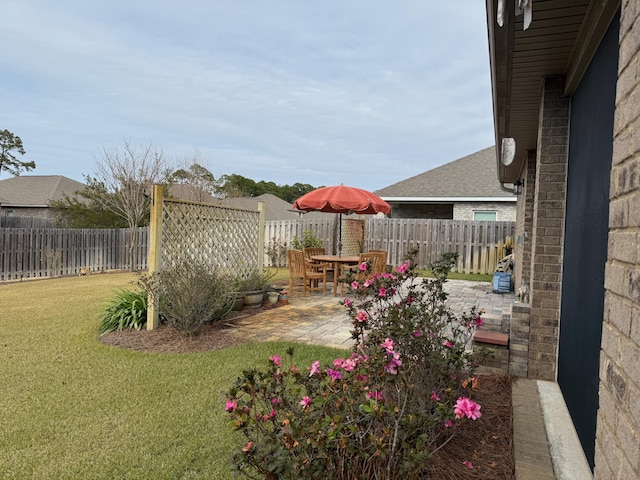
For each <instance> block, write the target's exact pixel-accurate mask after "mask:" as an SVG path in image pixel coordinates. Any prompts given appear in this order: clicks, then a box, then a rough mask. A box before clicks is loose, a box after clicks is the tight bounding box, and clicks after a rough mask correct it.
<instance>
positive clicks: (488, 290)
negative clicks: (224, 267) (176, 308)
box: [234, 280, 515, 348]
mask: <svg viewBox="0 0 640 480" xmlns="http://www.w3.org/2000/svg"><path fill="white" fill-rule="evenodd" d="M445 291H446V292H447V293H449V295H450V296H449V299H448V301H447V306H448V307H449V308H450V309H451V310H452V311H453V312H454V313H455V314H457V315H460V314H462V313H463V312H465V311H467V312H468V311H469V310H470V308H471V307H472V306H473V305H476V306H478V307H479V308H481V309H482V310H484V311H485V312H486V314H487V316H489V315H491V316H495V317H497V318H500V317H501V316H502V314H503V312H505V313H508V312H509V306H510V305H511V302H513V301H514V300H515V297H514V295H513V294H497V293H493V292H492V286H491V284H490V283H482V282H471V281H466V280H449V281H447V283H445ZM342 299H343V297H340V296H338V297H334V296H332V295H331V294H327V295H321V294H318V293H313V294H311V293H309V294H308V295H307V296H306V297H302V296H301V295H299V294H293V295H292V294H290V295H289V305H286V306H282V307H279V308H276V309H273V310H267V311H264V312H261V313H259V314H256V315H253V316H251V317H246V318H240V319H238V320H236V321H235V322H234V323H235V326H236V327H237V329H236V330H235V334H236V335H240V336H242V337H244V338H247V339H249V340H251V341H265V340H269V341H274V340H296V341H300V342H306V343H310V344H314V345H327V346H331V347H337V348H351V345H352V342H353V340H352V339H351V322H350V320H349V317H348V316H347V314H346V311H345V307H344V306H342V305H341V304H340V301H341V300H342Z"/></svg>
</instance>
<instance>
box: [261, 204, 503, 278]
mask: <svg viewBox="0 0 640 480" xmlns="http://www.w3.org/2000/svg"><path fill="white" fill-rule="evenodd" d="M363 221H364V222H365V227H364V238H362V241H361V246H362V249H363V250H365V251H366V250H377V249H381V250H386V251H387V252H389V255H388V258H387V263H388V264H391V265H399V264H401V263H402V259H403V258H404V256H405V255H406V253H407V251H408V249H409V248H413V247H418V249H419V251H418V258H417V263H418V267H419V268H428V267H429V265H430V264H431V263H433V262H435V261H436V260H438V259H439V258H440V257H441V256H442V254H443V253H449V252H457V253H458V262H457V264H456V266H455V267H454V271H457V272H466V273H491V272H493V271H494V270H495V268H496V265H497V263H498V261H499V260H500V259H501V258H502V257H503V256H504V255H505V251H504V248H503V246H504V244H505V242H506V241H507V238H508V237H511V238H513V237H514V234H515V222H478V221H458V220H435V219H417V218H411V219H407V218H398V219H394V218H378V217H371V216H365V217H364V220H363ZM304 230H312V231H313V232H314V236H315V237H317V238H320V239H321V240H322V244H323V245H324V246H325V247H326V248H327V251H329V252H332V253H333V252H336V251H337V250H336V248H335V245H336V241H337V235H338V233H337V232H338V230H337V220H286V221H269V222H266V226H265V241H266V244H267V245H266V248H265V257H266V258H265V264H267V265H276V266H281V265H284V263H283V258H285V257H286V250H287V249H288V248H291V245H292V243H293V239H294V237H295V236H298V238H301V237H302V232H303V231H304ZM356 230H357V229H350V228H349V222H348V219H345V220H344V221H343V237H344V238H343V240H344V241H345V243H348V242H347V240H348V237H349V235H351V234H352V233H354V232H356ZM349 232H351V233H349ZM360 234H361V233H360ZM352 240H353V239H352ZM357 246H358V242H356V241H352V242H351V247H354V248H357ZM283 251H284V252H285V254H284V256H282V253H281V252H283ZM343 253H345V251H344V250H343ZM353 253H357V252H351V251H349V252H346V253H345V254H353ZM279 254H280V255H281V256H278V255H279Z"/></svg>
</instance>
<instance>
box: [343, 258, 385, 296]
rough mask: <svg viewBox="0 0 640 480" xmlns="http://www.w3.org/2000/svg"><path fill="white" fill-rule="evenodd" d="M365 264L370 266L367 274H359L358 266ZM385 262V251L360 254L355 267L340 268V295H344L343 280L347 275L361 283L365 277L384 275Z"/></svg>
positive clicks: (350, 265)
mask: <svg viewBox="0 0 640 480" xmlns="http://www.w3.org/2000/svg"><path fill="white" fill-rule="evenodd" d="M363 262H366V263H368V264H369V265H370V269H369V270H368V271H367V272H361V271H360V270H359V267H360V265H361V264H362V263H363ZM386 262H387V252H385V251H377V252H376V251H370V252H365V253H361V254H360V259H359V260H358V263H357V265H354V264H345V265H341V266H340V280H341V282H340V295H344V279H345V278H346V276H347V273H349V272H350V273H351V274H352V275H353V277H354V279H355V280H358V281H362V280H364V279H365V278H367V277H370V276H372V275H375V274H379V273H384V269H385V266H386Z"/></svg>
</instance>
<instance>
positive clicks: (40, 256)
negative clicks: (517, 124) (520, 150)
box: [0, 206, 515, 280]
mask: <svg viewBox="0 0 640 480" xmlns="http://www.w3.org/2000/svg"><path fill="white" fill-rule="evenodd" d="M180 207H181V208H183V206H180ZM188 208H197V207H188ZM223 211H224V210H223ZM231 213H235V214H239V212H233V209H231V210H226V213H225V214H224V215H228V214H231ZM183 214H184V212H181V213H179V214H178V215H177V218H178V219H180V220H181V218H182V215H183ZM216 215H221V213H217V214H216ZM243 215H249V216H252V215H257V212H252V213H249V214H243ZM206 217H207V216H202V217H198V216H197V215H196V218H198V219H199V220H202V221H203V223H204V224H207V222H209V224H208V226H207V227H202V225H201V226H200V227H199V228H197V229H194V228H192V227H189V226H187V225H186V224H182V223H178V224H177V225H176V228H175V232H176V235H180V234H181V233H184V234H185V239H182V240H180V239H179V236H178V237H177V242H175V244H174V246H176V247H177V248H178V249H179V250H182V249H183V248H185V247H186V248H187V250H191V249H192V248H193V249H194V250H193V254H194V255H199V254H201V253H197V252H203V251H204V252H205V253H206V252H211V253H214V254H215V256H216V257H217V256H219V255H223V257H222V258H221V257H218V260H217V261H216V262H214V263H218V264H220V265H228V266H230V268H231V269H232V270H236V271H238V272H241V271H242V267H246V266H248V265H257V263H254V262H257V261H258V260H256V257H255V253H252V252H258V251H259V249H258V245H259V243H260V242H259V241H258V240H257V239H256V240H251V241H250V242H249V243H242V242H241V241H240V239H239V236H241V234H240V232H241V231H242V229H244V227H242V225H244V224H245V223H246V222H248V225H250V224H251V223H252V222H255V221H256V220H249V219H242V218H238V219H236V220H234V221H233V222H232V223H229V224H227V226H226V227H223V228H217V227H216V225H217V224H218V221H217V220H213V217H210V219H209V220H205V218H206ZM364 222H365V229H364V238H363V240H362V245H363V249H364V250H373V249H382V250H386V251H387V252H389V255H388V258H387V263H388V264H391V265H399V264H400V263H402V258H403V257H404V255H405V254H406V252H407V249H408V248H411V247H419V255H418V259H417V260H418V267H420V268H425V267H428V266H429V264H431V263H432V262H434V261H436V260H438V259H439V258H440V256H441V255H442V254H443V253H447V252H457V253H458V254H459V257H458V263H457V265H456V267H455V271H458V272H469V273H490V272H493V271H494V270H495V267H496V264H497V262H498V260H500V259H501V258H502V256H503V255H504V250H503V249H502V248H501V246H502V245H503V244H504V243H505V241H506V240H507V238H508V237H511V238H514V233H515V223H514V222H473V221H456V220H425V219H388V218H374V217H366V218H365V220H364ZM346 228H348V227H346ZM344 229H345V224H343V236H346V234H345V231H344ZM304 230H311V231H312V232H313V233H314V236H315V237H318V238H320V239H321V240H322V244H323V245H324V246H325V247H326V248H327V251H329V252H335V251H337V249H336V242H337V235H338V233H337V232H338V229H337V220H334V219H326V220H325V219H322V220H283V221H269V222H265V227H264V247H265V250H264V257H263V258H264V264H265V265H272V266H273V265H277V266H285V265H286V250H287V249H289V248H291V246H292V243H293V239H294V237H295V236H297V237H298V238H302V234H303V231H304ZM225 232H226V233H228V234H229V235H225ZM187 237H190V238H187ZM137 238H138V241H137V242H136V248H135V250H134V257H135V258H134V269H136V270H144V269H146V268H147V267H148V264H147V252H148V248H149V230H148V229H147V228H139V229H137ZM174 238H176V237H174ZM243 252H244V253H246V254H249V258H248V259H247V258H244V259H243V256H244V254H243ZM232 253H233V255H232ZM232 257H233V258H232ZM236 259H237V260H236ZM236 261H240V262H241V266H240V265H238V264H236V263H235V262H236ZM130 264H131V259H130V258H129V230H128V229H100V230H89V229H54V228H0V280H15V279H20V278H33V277H48V276H57V275H77V274H78V273H80V271H81V269H84V268H86V269H89V270H90V271H105V270H122V269H128V268H129V266H130Z"/></svg>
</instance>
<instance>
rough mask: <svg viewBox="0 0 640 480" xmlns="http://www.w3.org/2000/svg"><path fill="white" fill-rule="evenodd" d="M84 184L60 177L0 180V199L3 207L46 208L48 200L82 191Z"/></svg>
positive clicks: (19, 177) (34, 176)
mask: <svg viewBox="0 0 640 480" xmlns="http://www.w3.org/2000/svg"><path fill="white" fill-rule="evenodd" d="M85 187H86V185H85V184H84V183H80V182H76V181H75V180H72V179H70V178H67V177H63V176H62V175H20V176H18V177H13V178H7V179H6V180H0V198H2V199H3V200H2V205H3V206H5V207H47V206H49V201H50V200H60V199H61V198H62V196H63V195H64V194H65V193H66V194H67V195H69V196H71V195H73V193H75V192H76V191H78V190H84V188H85Z"/></svg>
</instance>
